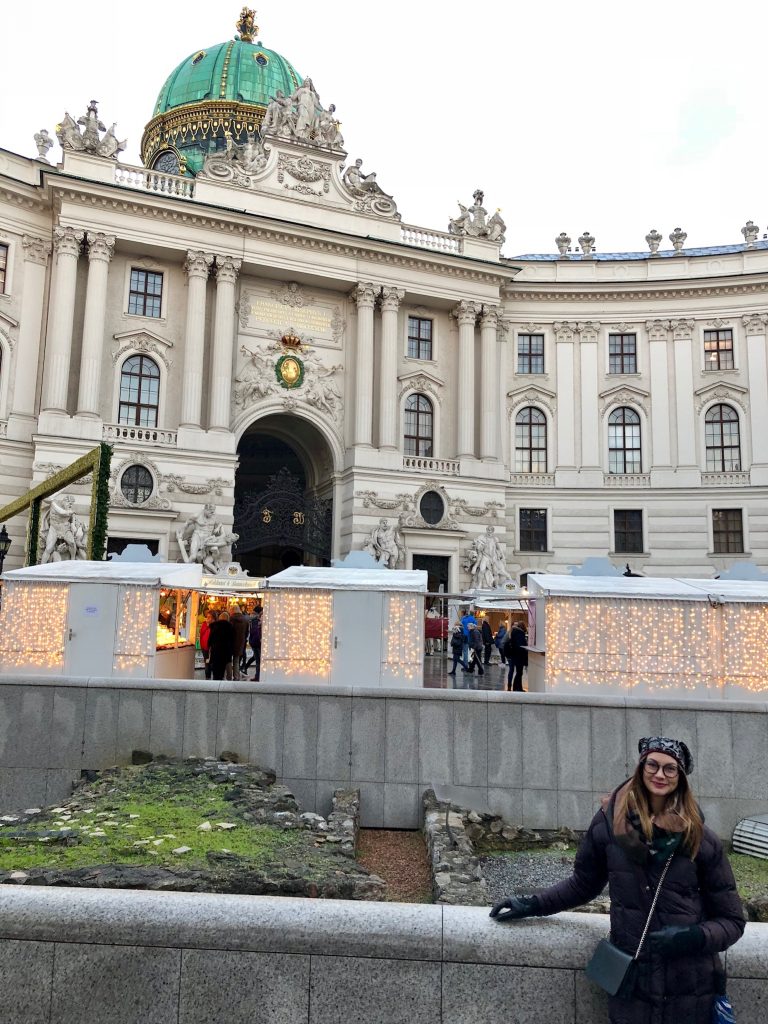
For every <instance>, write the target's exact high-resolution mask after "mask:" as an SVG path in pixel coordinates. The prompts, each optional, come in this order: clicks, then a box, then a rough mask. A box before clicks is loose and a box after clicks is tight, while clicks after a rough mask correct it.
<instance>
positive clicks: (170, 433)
mask: <svg viewBox="0 0 768 1024" xmlns="http://www.w3.org/2000/svg"><path fill="white" fill-rule="evenodd" d="M102 436H103V439H104V440H105V441H130V442H131V443H132V444H154V445H159V446H160V447H162V448H175V447H176V443H177V435H176V431H175V430H160V429H159V428H158V427H131V426H126V425H125V424H122V423H105V424H104V431H103V434H102Z"/></svg>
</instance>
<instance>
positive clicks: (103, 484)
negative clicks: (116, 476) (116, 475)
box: [88, 442, 112, 562]
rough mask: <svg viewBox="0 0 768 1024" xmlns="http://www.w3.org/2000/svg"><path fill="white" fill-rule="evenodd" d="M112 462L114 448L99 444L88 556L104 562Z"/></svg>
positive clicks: (92, 492) (94, 476)
mask: <svg viewBox="0 0 768 1024" xmlns="http://www.w3.org/2000/svg"><path fill="white" fill-rule="evenodd" d="M111 463H112V448H111V447H110V445H108V444H104V443H103V442H102V443H101V444H100V445H99V454H98V461H97V462H96V464H95V465H94V467H93V486H92V488H91V516H90V518H91V523H90V526H91V529H90V531H89V539H88V557H89V558H90V559H92V560H93V561H96V562H103V561H104V558H105V557H106V551H107V527H108V525H109V467H110V465H111Z"/></svg>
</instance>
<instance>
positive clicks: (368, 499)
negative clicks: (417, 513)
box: [355, 491, 413, 512]
mask: <svg viewBox="0 0 768 1024" xmlns="http://www.w3.org/2000/svg"><path fill="white" fill-rule="evenodd" d="M355 497H356V498H362V499H363V508H380V509H382V510H384V511H387V512H393V511H397V510H398V509H404V510H405V511H408V510H409V509H411V508H413V498H412V497H411V496H410V495H409V494H396V495H395V496H394V498H380V497H379V495H378V493H377V492H376V491H355Z"/></svg>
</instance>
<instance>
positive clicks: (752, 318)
mask: <svg viewBox="0 0 768 1024" xmlns="http://www.w3.org/2000/svg"><path fill="white" fill-rule="evenodd" d="M741 322H742V323H743V324H744V328H745V330H746V333H747V336H749V335H750V334H765V325H766V324H768V313H745V315H744V316H743V317H742V318H741Z"/></svg>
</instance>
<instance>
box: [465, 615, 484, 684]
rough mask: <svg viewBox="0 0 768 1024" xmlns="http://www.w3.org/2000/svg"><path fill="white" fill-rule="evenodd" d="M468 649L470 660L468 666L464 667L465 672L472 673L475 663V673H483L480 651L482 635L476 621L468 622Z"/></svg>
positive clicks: (480, 674)
mask: <svg viewBox="0 0 768 1024" xmlns="http://www.w3.org/2000/svg"><path fill="white" fill-rule="evenodd" d="M469 650H470V661H469V668H468V669H465V671H466V672H469V673H471V674H474V671H475V665H477V674H478V675H479V676H483V675H485V672H484V671H483V662H482V660H481V659H482V653H483V636H482V633H481V632H480V629H479V627H478V625H477V624H476V623H472V622H471V623H470V624H469Z"/></svg>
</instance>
